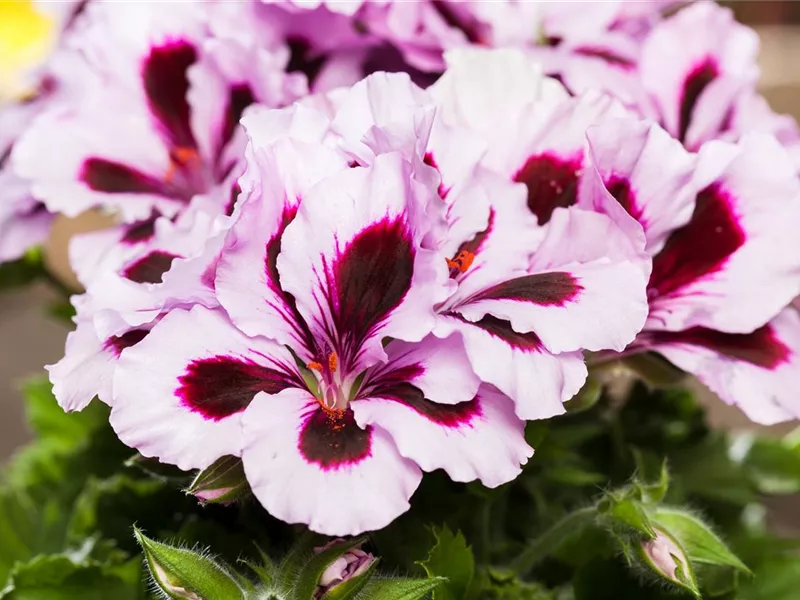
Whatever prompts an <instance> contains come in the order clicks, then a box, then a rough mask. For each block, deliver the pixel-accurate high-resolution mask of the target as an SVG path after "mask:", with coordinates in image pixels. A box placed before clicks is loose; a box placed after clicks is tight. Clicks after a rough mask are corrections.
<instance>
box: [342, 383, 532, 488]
mask: <svg viewBox="0 0 800 600" xmlns="http://www.w3.org/2000/svg"><path fill="white" fill-rule="evenodd" d="M352 408H353V413H354V414H355V420H356V422H357V423H358V424H359V425H360V426H361V427H369V426H375V427H376V428H382V429H384V430H386V431H387V432H388V433H389V435H391V437H392V439H393V440H394V442H395V444H396V445H397V448H398V450H399V452H400V454H402V455H403V456H404V457H406V458H409V459H411V460H413V461H414V462H415V463H417V464H418V465H419V466H420V467H421V468H422V470H423V471H428V472H430V471H434V470H436V469H444V471H445V472H446V473H447V474H448V475H449V476H450V478H451V479H452V480H453V481H464V482H466V481H473V480H475V479H480V481H481V482H482V483H483V484H484V485H486V486H487V487H497V486H498V485H502V484H504V483H507V482H509V481H511V480H513V479H514V478H516V477H517V475H519V474H520V473H521V472H522V468H521V465H523V464H525V463H526V462H527V460H528V458H530V457H531V456H532V455H533V450H532V449H531V448H530V447H529V446H528V445H527V444H526V443H525V436H524V429H525V426H524V423H523V422H522V421H521V420H520V419H518V418H517V416H516V415H515V414H514V403H513V401H511V400H510V399H509V398H507V397H506V396H504V395H503V394H501V393H499V392H497V391H496V390H495V389H493V388H492V387H491V386H487V385H484V386H482V387H481V389H480V391H479V392H478V393H477V394H476V395H475V397H474V398H472V399H471V400H468V401H466V402H461V403H460V404H455V405H442V404H437V403H435V402H431V401H430V400H428V399H427V398H426V397H425V395H424V394H423V393H422V392H421V391H420V390H419V389H417V388H414V387H402V386H399V387H396V388H394V389H392V388H385V389H383V390H381V395H380V396H375V397H367V398H362V399H359V400H356V401H355V402H353V404H352Z"/></svg>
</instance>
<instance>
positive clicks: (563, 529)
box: [510, 506, 597, 575]
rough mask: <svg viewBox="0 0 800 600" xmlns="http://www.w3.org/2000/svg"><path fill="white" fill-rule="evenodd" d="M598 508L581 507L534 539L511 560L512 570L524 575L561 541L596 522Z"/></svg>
mask: <svg viewBox="0 0 800 600" xmlns="http://www.w3.org/2000/svg"><path fill="white" fill-rule="evenodd" d="M596 515H597V509H596V508H595V507H594V506H589V507H587V508H581V509H579V510H576V511H574V512H571V513H570V514H568V515H567V516H565V517H564V518H563V519H561V520H560V521H558V522H557V523H556V524H555V525H553V526H552V527H550V529H548V530H547V531H545V532H544V533H543V534H542V535H540V536H539V537H538V538H536V539H535V540H533V541H532V542H531V543H530V545H528V547H527V548H526V549H525V550H523V552H522V553H521V554H520V555H519V556H517V558H515V559H514V560H513V561H511V565H510V567H511V570H512V571H514V572H515V573H516V574H517V575H524V574H526V573H527V572H528V571H530V570H531V569H532V568H533V567H534V566H536V564H537V563H539V562H540V561H541V560H542V559H544V558H545V557H547V556H548V555H550V554H551V553H552V552H553V551H554V550H556V549H557V548H558V547H559V546H560V545H561V543H562V542H563V541H564V540H565V539H566V538H570V537H572V536H574V535H576V534H577V533H580V532H581V531H583V530H584V529H585V528H586V527H587V526H589V525H590V524H592V523H594V519H595V516H596Z"/></svg>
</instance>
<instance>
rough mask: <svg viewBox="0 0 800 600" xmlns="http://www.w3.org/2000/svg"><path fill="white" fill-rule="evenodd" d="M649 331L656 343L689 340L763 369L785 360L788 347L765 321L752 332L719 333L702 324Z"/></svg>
mask: <svg viewBox="0 0 800 600" xmlns="http://www.w3.org/2000/svg"><path fill="white" fill-rule="evenodd" d="M650 335H651V336H652V338H651V339H652V340H653V341H654V342H655V343H656V344H658V343H664V344H668V343H678V344H693V345H695V346H701V347H703V348H708V349H709V350H713V351H715V352H719V353H720V354H722V355H724V356H728V357H730V358H734V359H736V360H741V361H743V362H747V363H750V364H751V365H756V366H758V367H762V368H764V369H774V368H775V367H778V366H780V365H781V364H784V363H786V362H788V361H789V358H790V357H791V350H789V348H788V346H786V344H784V343H783V342H782V341H781V340H779V339H778V336H777V335H776V334H775V330H774V329H772V327H770V326H769V325H764V326H763V327H760V328H759V329H756V330H755V331H754V332H753V333H722V332H719V331H714V330H713V329H706V328H705V327H693V328H691V329H687V330H685V331H675V332H671V331H659V332H653V333H651V334H650Z"/></svg>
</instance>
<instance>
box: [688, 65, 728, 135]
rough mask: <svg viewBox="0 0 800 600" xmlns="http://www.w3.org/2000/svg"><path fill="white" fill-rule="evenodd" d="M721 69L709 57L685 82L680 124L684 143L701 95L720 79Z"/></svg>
mask: <svg viewBox="0 0 800 600" xmlns="http://www.w3.org/2000/svg"><path fill="white" fill-rule="evenodd" d="M719 74H720V73H719V67H717V63H716V61H715V60H714V59H713V58H712V57H710V56H709V57H707V58H706V59H705V60H704V61H703V62H701V63H700V64H698V65H697V66H696V67H695V68H694V69H692V70H691V71H690V72H689V74H688V75H687V76H686V79H684V80H683V91H682V92H681V108H680V111H681V112H680V121H679V123H678V139H679V140H681V141H684V140H685V139H686V132H687V131H688V130H689V125H690V123H691V122H692V113H694V109H695V106H696V105H697V101H698V99H699V98H700V94H702V93H703V91H704V90H705V89H706V87H708V85H709V84H710V83H711V82H712V81H714V80H715V79H716V78H717V77H719Z"/></svg>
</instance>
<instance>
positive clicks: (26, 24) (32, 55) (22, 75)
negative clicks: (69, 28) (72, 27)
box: [0, 0, 56, 101]
mask: <svg viewBox="0 0 800 600" xmlns="http://www.w3.org/2000/svg"><path fill="white" fill-rule="evenodd" d="M55 34H56V31H55V23H54V22H53V19H52V17H50V16H49V15H47V14H45V13H43V12H41V11H40V10H39V9H38V8H37V7H36V6H35V5H34V3H33V2H31V0H0V101H2V100H9V99H11V98H15V97H19V96H22V95H25V94H26V93H29V92H30V91H31V90H30V80H29V79H28V78H27V77H26V75H27V74H28V72H29V70H30V69H32V68H34V67H36V66H37V65H38V64H39V63H40V62H41V61H42V60H44V58H45V57H46V56H47V54H48V52H49V51H50V49H51V47H52V44H53V42H54V40H55Z"/></svg>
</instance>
